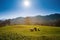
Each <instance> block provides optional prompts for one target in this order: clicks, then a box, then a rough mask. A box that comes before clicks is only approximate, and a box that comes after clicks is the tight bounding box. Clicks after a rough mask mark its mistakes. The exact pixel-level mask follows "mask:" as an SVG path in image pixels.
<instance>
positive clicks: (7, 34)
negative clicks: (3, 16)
mask: <svg viewBox="0 0 60 40" xmlns="http://www.w3.org/2000/svg"><path fill="white" fill-rule="evenodd" d="M34 27H36V28H37V29H39V30H40V31H35V30H34ZM30 29H33V31H31V30H30ZM0 40H60V27H54V26H40V25H11V26H5V27H0Z"/></svg>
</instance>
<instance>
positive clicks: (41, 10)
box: [0, 0, 60, 19]
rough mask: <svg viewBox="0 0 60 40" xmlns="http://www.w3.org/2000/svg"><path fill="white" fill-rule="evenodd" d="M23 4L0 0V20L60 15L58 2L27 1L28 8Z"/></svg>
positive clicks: (55, 0) (50, 0)
mask: <svg viewBox="0 0 60 40" xmlns="http://www.w3.org/2000/svg"><path fill="white" fill-rule="evenodd" d="M23 2H24V0H0V19H9V18H16V17H26V16H35V15H49V14H53V13H55V12H58V13H60V0H29V3H30V5H29V7H26V6H24V4H23ZM22 5H23V6H22Z"/></svg>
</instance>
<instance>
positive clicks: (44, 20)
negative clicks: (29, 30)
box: [11, 13, 60, 25]
mask: <svg viewBox="0 0 60 40" xmlns="http://www.w3.org/2000/svg"><path fill="white" fill-rule="evenodd" d="M29 18H30V23H31V24H49V23H50V25H51V24H52V23H55V22H56V21H60V14H58V13H55V14H50V15H46V16H41V15H37V16H34V17H29ZM11 23H12V24H24V23H25V18H24V17H18V18H15V19H12V20H11Z"/></svg>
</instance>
